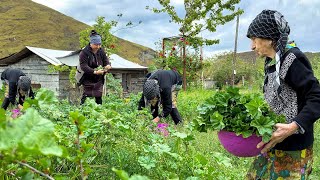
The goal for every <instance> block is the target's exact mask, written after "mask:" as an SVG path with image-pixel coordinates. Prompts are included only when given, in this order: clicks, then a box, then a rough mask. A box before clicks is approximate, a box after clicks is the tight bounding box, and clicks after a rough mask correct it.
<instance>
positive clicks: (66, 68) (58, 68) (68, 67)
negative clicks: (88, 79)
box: [48, 65, 70, 73]
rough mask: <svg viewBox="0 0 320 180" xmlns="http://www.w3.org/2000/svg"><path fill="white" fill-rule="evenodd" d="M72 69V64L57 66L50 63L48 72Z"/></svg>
mask: <svg viewBox="0 0 320 180" xmlns="http://www.w3.org/2000/svg"><path fill="white" fill-rule="evenodd" d="M68 71H70V66H67V65H61V66H55V65H48V72H50V73H52V72H68Z"/></svg>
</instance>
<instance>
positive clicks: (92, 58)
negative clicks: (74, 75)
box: [79, 30, 111, 104]
mask: <svg viewBox="0 0 320 180" xmlns="http://www.w3.org/2000/svg"><path fill="white" fill-rule="evenodd" d="M79 61H80V67H81V69H82V70H83V71H84V74H83V79H82V82H81V83H82V85H83V89H84V92H83V95H82V98H81V104H83V103H84V102H85V100H86V98H87V97H95V100H96V103H97V104H102V91H103V84H104V75H105V73H106V71H107V70H109V69H111V64H110V61H109V59H108V58H107V56H106V53H105V52H104V51H103V49H102V48H101V36H100V35H99V34H98V33H97V32H96V31H95V30H92V31H91V35H90V43H89V44H88V45H87V46H86V47H85V48H84V49H83V50H82V51H81V53H80V55H79ZM99 66H101V67H103V69H98V67H99Z"/></svg>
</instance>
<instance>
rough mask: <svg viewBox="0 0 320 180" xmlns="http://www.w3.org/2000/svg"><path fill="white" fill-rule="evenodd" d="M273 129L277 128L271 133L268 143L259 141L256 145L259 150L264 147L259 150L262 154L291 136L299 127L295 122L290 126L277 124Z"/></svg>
mask: <svg viewBox="0 0 320 180" xmlns="http://www.w3.org/2000/svg"><path fill="white" fill-rule="evenodd" d="M275 127H276V128H277V130H276V131H274V132H273V133H272V136H271V139H270V141H269V142H268V143H264V142H263V141H261V142H260V143H259V144H258V145H257V148H261V147H263V146H264V147H263V149H262V150H261V153H262V154H263V153H266V152H268V151H269V150H270V149H271V148H273V147H274V146H275V145H276V144H278V143H280V142H282V141H283V140H284V139H286V138H287V137H289V136H291V135H292V134H293V133H295V132H296V131H297V130H298V128H299V126H298V125H297V124H296V123H295V122H292V123H290V124H283V123H277V124H276V125H275Z"/></svg>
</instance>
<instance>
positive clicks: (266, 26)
mask: <svg viewBox="0 0 320 180" xmlns="http://www.w3.org/2000/svg"><path fill="white" fill-rule="evenodd" d="M289 34H290V27H289V25H288V22H287V21H286V20H285V19H284V17H283V15H282V14H281V13H280V12H278V11H273V10H263V11H262V12H261V13H260V14H258V15H257V17H256V18H255V19H254V20H253V21H252V22H251V24H250V26H249V28H248V32H247V37H248V38H251V37H258V38H264V39H271V40H273V41H274V42H275V45H276V47H275V50H276V57H275V58H276V78H275V81H274V82H273V84H274V89H275V90H276V91H277V92H278V93H279V92H280V78H279V71H280V58H281V57H282V55H283V54H284V51H285V47H286V44H287V41H288V35H289ZM267 59H268V58H267Z"/></svg>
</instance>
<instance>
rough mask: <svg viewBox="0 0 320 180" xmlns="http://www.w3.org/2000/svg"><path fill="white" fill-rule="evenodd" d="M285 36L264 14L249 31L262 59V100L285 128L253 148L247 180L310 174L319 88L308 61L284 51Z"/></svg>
mask: <svg viewBox="0 0 320 180" xmlns="http://www.w3.org/2000/svg"><path fill="white" fill-rule="evenodd" d="M289 33H290V28H289V25H288V23H287V21H286V20H285V19H284V17H283V15H282V14H281V13H279V12H277V11H273V10H263V11H262V12H261V13H260V14H258V15H257V17H256V18H255V19H254V20H253V21H252V23H251V24H250V26H249V28H248V32H247V36H248V38H250V39H251V42H252V44H251V48H252V50H254V51H256V53H257V54H258V55H259V56H261V57H265V58H266V59H265V81H264V88H263V93H264V97H265V100H266V101H267V103H268V104H269V106H270V108H271V109H272V110H273V111H274V112H276V113H277V114H282V115H284V116H285V117H286V120H287V123H285V124H282V123H278V124H276V125H275V131H274V132H273V134H272V137H271V139H270V141H269V142H268V143H264V142H260V143H259V144H258V145H257V148H260V147H263V149H262V151H261V155H260V156H258V157H257V158H256V159H255V161H254V162H253V164H252V167H251V168H250V169H249V172H248V174H247V179H261V180H262V179H268V180H269V179H287V178H288V179H307V177H308V175H309V174H310V173H311V168H312V159H313V155H312V153H313V150H312V145H313V141H314V133H313V124H314V123H315V121H316V120H317V119H318V118H319V117H320V108H319V107H320V86H319V83H318V80H317V79H316V78H315V76H314V74H313V71H312V67H311V64H310V62H309V60H308V59H307V57H306V56H305V55H304V54H303V53H302V52H301V51H300V50H299V49H298V48H297V47H292V48H286V45H287V42H288V35H289Z"/></svg>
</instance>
